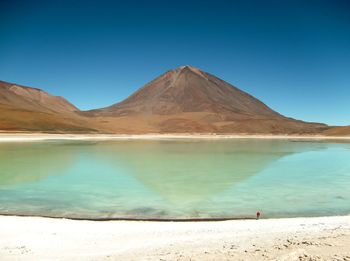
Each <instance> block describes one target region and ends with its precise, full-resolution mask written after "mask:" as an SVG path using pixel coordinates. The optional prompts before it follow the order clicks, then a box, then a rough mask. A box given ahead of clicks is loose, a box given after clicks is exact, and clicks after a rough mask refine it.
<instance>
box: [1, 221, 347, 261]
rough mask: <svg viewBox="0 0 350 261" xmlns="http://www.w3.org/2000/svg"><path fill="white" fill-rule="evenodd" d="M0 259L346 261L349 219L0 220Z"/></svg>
mask: <svg viewBox="0 0 350 261" xmlns="http://www.w3.org/2000/svg"><path fill="white" fill-rule="evenodd" d="M0 259H1V260H343V261H344V260H350V216H338V217H317V218H286V219H261V220H235V221H218V222H143V221H106V222H98V221H76V220H67V219H51V218H40V217H15V216H1V217H0Z"/></svg>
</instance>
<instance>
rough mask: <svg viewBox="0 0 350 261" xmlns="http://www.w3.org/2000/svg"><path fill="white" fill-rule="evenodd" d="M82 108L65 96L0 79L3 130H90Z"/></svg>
mask: <svg viewBox="0 0 350 261" xmlns="http://www.w3.org/2000/svg"><path fill="white" fill-rule="evenodd" d="M76 111H78V109H77V108H76V107H75V106H74V105H72V104H71V103H69V102H68V101H67V100H65V99H64V98H62V97H56V96H52V95H50V94H48V93H47V92H45V91H43V90H40V89H37V88H31V87H25V86H21V85H17V84H12V83H8V82H3V81H0V130H3V131H52V132H88V131H92V128H90V127H88V125H87V124H86V120H85V119H81V117H80V116H78V115H77V114H76V113H75V112H76Z"/></svg>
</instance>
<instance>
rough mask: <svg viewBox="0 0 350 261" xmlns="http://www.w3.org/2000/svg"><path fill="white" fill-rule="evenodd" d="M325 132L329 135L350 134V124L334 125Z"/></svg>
mask: <svg viewBox="0 0 350 261" xmlns="http://www.w3.org/2000/svg"><path fill="white" fill-rule="evenodd" d="M324 134H325V135H328V136H349V135H350V126H339V127H332V128H329V129H328V130H326V131H325V132H324Z"/></svg>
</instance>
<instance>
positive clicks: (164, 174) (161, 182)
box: [0, 139, 350, 219]
mask: <svg viewBox="0 0 350 261" xmlns="http://www.w3.org/2000/svg"><path fill="white" fill-rule="evenodd" d="M349 203H350V143H346V142H310V141H287V140H259V139H234V140H158V141H98V142H97V141H62V140H57V141H46V142H26V143H18V142H14V143H0V213H1V214H18V215H44V216H55V217H73V218H94V219H99V218H101V219H102V218H142V219H143V218H146V219H147V218H150V219H152V218H164V219H169V218H171V219H172V218H218V217H220V218H245V217H253V216H254V215H255V213H256V211H257V210H259V211H261V212H262V213H263V217H290V216H322V215H341V214H349V213H350V204H349Z"/></svg>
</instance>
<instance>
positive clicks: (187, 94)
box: [0, 66, 350, 135]
mask: <svg viewBox="0 0 350 261" xmlns="http://www.w3.org/2000/svg"><path fill="white" fill-rule="evenodd" d="M0 130H2V131H44V132H62V133H71V132H80V133H89V132H100V133H120V134H142V133H217V134H326V135H350V129H349V128H348V127H343V128H341V127H339V128H332V127H329V126H327V125H325V124H321V123H309V122H303V121H299V120H295V119H292V118H288V117H285V116H283V115H281V114H279V113H278V112H276V111H274V110H272V109H271V108H269V107H268V106H267V105H265V104H264V103H263V102H261V101H259V100H258V99H256V98H254V97H253V96H251V95H250V94H248V93H246V92H244V91H242V90H240V89H238V88H236V87H234V86H232V85H231V84H229V83H227V82H225V81H223V80H221V79H219V78H217V77H215V76H213V75H211V74H209V73H206V72H203V71H201V70H199V69H198V68H195V67H192V66H181V67H179V68H176V69H174V70H170V71H168V72H166V73H164V74H162V75H161V76H159V77H158V78H156V79H154V80H153V81H151V82H149V83H148V84H146V85H145V86H144V87H142V88H140V89H139V90H138V91H136V92H135V93H134V94H132V95H131V96H130V97H128V98H127V99H125V100H124V101H122V102H120V103H116V104H114V105H111V106H109V107H106V108H101V109H95V110H90V111H80V110H79V109H78V108H76V107H75V106H74V105H73V104H71V103H69V102H68V101H67V100H66V99H64V98H62V97H57V96H52V95H50V94H49V93H47V92H45V91H42V90H40V89H37V88H31V87H25V86H21V85H17V84H12V83H7V82H1V81H0ZM338 133H339V134H338Z"/></svg>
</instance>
